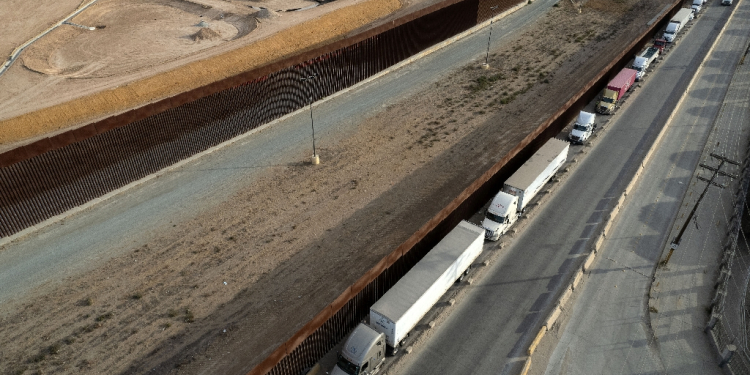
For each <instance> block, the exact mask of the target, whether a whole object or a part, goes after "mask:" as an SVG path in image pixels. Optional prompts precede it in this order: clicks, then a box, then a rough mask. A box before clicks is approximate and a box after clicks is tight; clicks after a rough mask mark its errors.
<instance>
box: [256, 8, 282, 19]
mask: <svg viewBox="0 0 750 375" xmlns="http://www.w3.org/2000/svg"><path fill="white" fill-rule="evenodd" d="M255 16H256V17H258V18H261V19H267V18H276V17H281V16H280V15H279V14H278V13H276V12H274V11H272V10H270V9H266V8H261V10H260V11H259V12H258V13H256V14H255Z"/></svg>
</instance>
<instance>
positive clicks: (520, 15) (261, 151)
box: [0, 0, 556, 306]
mask: <svg viewBox="0 0 750 375" xmlns="http://www.w3.org/2000/svg"><path fill="white" fill-rule="evenodd" d="M555 2H556V0H541V1H537V2H534V4H532V5H530V6H526V7H524V8H522V9H521V10H519V11H518V12H516V13H514V14H512V15H510V16H508V17H506V18H504V19H502V20H501V21H499V22H496V23H495V24H494V27H493V31H492V34H493V41H494V43H493V48H498V47H499V46H501V45H502V43H503V40H507V39H508V38H509V37H510V36H512V35H513V33H514V32H515V30H518V29H520V28H521V27H523V25H525V24H527V23H529V22H532V21H533V20H534V19H536V18H537V17H539V16H540V15H542V14H543V13H544V12H545V11H546V10H547V9H549V8H550V7H551V6H552V4H554V3H555ZM485 30H487V29H485ZM485 30H481V31H480V32H477V33H475V34H473V35H471V36H469V37H467V38H465V39H463V40H461V41H459V42H456V43H454V44H452V45H450V46H448V47H447V48H444V49H442V50H440V51H437V52H435V53H433V54H431V55H429V56H427V57H426V58H423V59H421V60H418V61H417V62H415V63H412V64H410V65H408V66H406V67H405V68H402V69H400V70H397V71H394V72H393V73H392V74H388V75H386V76H384V77H382V78H381V79H378V80H375V81H373V82H371V83H369V84H365V85H363V86H362V87H359V88H356V89H354V90H352V91H351V92H349V93H348V94H346V95H341V96H339V97H336V98H334V99H332V100H329V101H326V102H323V103H320V104H318V105H315V106H314V115H315V119H316V121H315V124H316V126H315V130H316V139H317V147H319V148H321V149H325V147H326V145H327V144H330V142H333V141H335V139H336V137H341V136H342V135H345V134H347V133H348V132H352V131H354V130H356V127H357V125H358V124H359V119H361V118H365V117H367V116H370V115H372V114H374V113H376V112H378V111H380V110H381V109H382V108H383V107H385V106H387V105H388V104H390V103H393V102H396V101H398V100H400V99H403V98H406V97H408V96H410V95H413V94H414V93H416V92H419V90H421V89H423V88H424V87H427V86H429V85H431V84H433V83H434V82H437V81H439V80H441V79H442V78H443V77H445V76H446V75H448V74H450V73H451V72H452V71H454V70H455V69H457V68H460V67H462V66H464V65H465V64H467V63H468V62H470V61H472V60H473V59H476V58H479V57H484V51H485V49H486V46H487V32H486V31H485ZM308 116H309V113H308V112H305V111H302V112H301V113H300V114H298V115H295V116H292V117H290V118H288V119H287V120H285V121H282V122H280V123H279V124H277V125H275V126H273V127H272V128H270V129H269V130H266V131H263V132H260V133H256V134H254V135H252V136H249V137H246V138H244V139H243V140H242V141H239V142H236V143H234V144H233V145H232V146H230V147H226V148H224V149H222V150H220V151H218V152H214V153H213V154H210V155H207V156H205V157H203V158H201V159H200V160H198V161H197V162H195V163H190V164H189V165H186V166H184V167H182V168H180V169H179V170H176V171H173V172H170V173H168V174H166V175H165V176H162V177H161V178H159V179H155V180H152V181H150V182H148V183H146V184H143V185H141V186H139V187H136V188H133V189H130V190H128V191H127V192H125V193H123V194H121V195H119V196H117V198H116V199H112V200H110V201H108V202H106V203H104V204H100V205H98V206H95V207H94V208H92V209H90V210H87V211H86V212H85V213H84V214H77V215H74V216H73V217H71V218H69V219H66V220H65V221H64V223H59V224H55V225H52V226H49V227H47V228H45V229H42V230H40V231H38V232H36V233H34V234H33V235H31V236H28V237H27V238H25V239H23V240H20V241H17V242H15V243H12V244H9V245H6V246H4V247H3V248H0V285H2V286H3V287H2V288H0V303H6V302H8V301H9V300H12V299H13V298H18V297H20V296H22V295H23V294H24V293H26V292H28V291H30V290H31V289H32V288H34V287H37V286H40V285H55V284H56V283H59V282H60V281H61V280H62V279H63V278H64V277H66V276H70V275H73V274H77V273H80V272H85V271H86V270H89V269H91V268H93V267H96V266H97V265H99V264H101V263H102V262H104V261H106V260H107V259H109V258H111V257H114V256H117V255H118V254H120V253H122V252H123V251H125V250H127V249H130V248H133V247H137V246H140V245H143V244H144V243H146V242H148V241H149V240H150V239H152V238H153V237H155V236H158V235H160V234H163V233H168V232H169V231H170V230H171V228H172V225H173V224H176V223H177V222H179V221H185V220H190V219H191V218H193V217H195V216H196V215H197V214H199V213H200V212H202V211H203V210H207V209H208V208H210V207H213V206H216V205H217V204H219V203H220V202H222V201H224V200H226V199H227V197H229V196H231V195H232V194H233V193H234V192H236V191H238V190H239V189H240V188H241V187H242V186H245V185H247V184H248V183H251V182H252V180H253V179H254V178H255V177H256V176H257V175H258V173H260V172H264V171H267V170H269V169H273V168H275V167H278V166H284V165H289V164H296V163H298V162H299V161H300V160H301V159H303V158H304V160H306V158H307V155H309V154H310V153H311V140H310V123H309V117H308ZM321 157H322V162H324V163H325V158H326V155H325V153H324V152H323V153H322V155H321ZM6 306H7V304H6Z"/></svg>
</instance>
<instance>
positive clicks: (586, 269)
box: [521, 2, 739, 375]
mask: <svg viewBox="0 0 750 375" xmlns="http://www.w3.org/2000/svg"><path fill="white" fill-rule="evenodd" d="M738 3H739V2H738ZM735 14H736V13H735V12H734V11H733V12H732V14H731V15H730V17H729V18H728V19H727V21H726V22H725V23H724V25H722V29H721V30H720V32H719V34H718V35H717V37H716V39H715V40H714V43H713V44H712V45H711V47H710V48H709V50H708V51H707V52H706V55H705V57H704V58H703V61H701V63H700V66H699V67H698V69H697V70H696V71H695V73H694V74H693V76H692V77H691V78H690V81H689V82H688V85H687V87H686V88H685V91H684V92H683V94H682V95H681V96H680V98H679V100H678V101H677V104H675V107H674V109H673V110H672V112H671V113H670V114H669V117H668V118H667V120H666V121H665V123H664V125H663V126H662V128H661V130H660V131H659V133H658V134H657V136H656V138H654V141H653V143H652V144H651V146H650V147H649V150H648V151H647V152H646V154H645V155H644V156H643V159H642V160H641V162H640V164H639V165H638V168H637V170H636V171H635V173H634V175H633V177H632V178H631V180H630V182H629V183H628V184H627V185H626V186H625V189H624V190H623V192H622V194H620V196H619V197H617V201H616V204H615V205H614V207H612V211H611V212H610V213H609V214H608V215H607V216H606V218H605V220H604V222H603V223H602V224H603V227H602V230H601V231H600V233H599V235H598V236H597V239H596V241H595V242H594V244H593V245H592V246H591V251H590V252H589V254H588V255H587V256H586V260H585V261H584V263H583V264H582V266H581V268H580V269H578V271H576V272H575V274H574V275H573V277H571V279H570V281H569V284H568V286H567V287H566V288H565V290H564V292H563V293H562V294H561V295H560V297H559V298H558V300H557V302H556V303H554V304H553V306H554V307H553V308H552V310H551V311H550V313H549V314H548V315H547V317H546V319H545V320H544V322H545V323H544V324H543V325H542V328H541V330H540V332H539V333H538V334H537V336H536V338H535V339H534V341H532V343H531V345H530V346H529V349H528V355H529V356H528V358H527V360H526V361H527V365H525V366H524V369H523V371H522V372H521V374H522V375H525V374H526V373H527V372H528V371H529V369H530V368H531V361H532V354H533V353H534V351H535V350H536V347H537V346H538V345H539V344H540V343H541V339H542V337H543V336H544V333H543V332H542V331H545V332H546V331H548V330H550V329H551V328H552V324H554V322H555V320H556V319H557V317H558V315H559V314H560V311H561V310H563V309H564V306H565V305H566V304H567V302H568V301H569V300H570V297H571V296H572V294H573V291H575V289H576V287H577V285H578V284H579V283H580V282H581V281H583V280H582V276H583V274H584V273H590V272H591V267H592V266H593V263H594V260H595V258H596V255H597V253H598V252H599V250H600V249H601V247H602V245H603V244H604V241H605V240H606V237H607V235H609V234H610V230H611V228H612V225H613V223H614V221H615V220H616V219H617V217H618V215H619V213H620V210H621V209H622V208H623V206H624V204H625V201H626V200H627V196H628V194H630V192H631V191H632V190H633V188H634V187H635V185H636V184H637V183H638V181H639V180H640V177H641V175H642V174H643V171H644V170H645V168H646V164H648V162H649V161H650V160H651V158H652V157H653V155H654V154H655V153H656V149H657V146H658V145H659V144H660V143H661V140H662V138H663V137H664V134H666V131H667V129H668V128H669V127H670V126H671V123H672V121H673V120H674V117H675V116H676V114H677V111H678V110H679V109H680V107H681V106H682V103H683V102H684V100H685V98H686V97H687V96H688V92H690V89H691V88H692V86H693V84H694V83H695V82H696V80H697V79H696V78H697V77H698V75H699V74H700V73H701V71H702V70H703V68H704V66H705V64H706V61H707V60H708V59H709V57H710V56H711V53H712V52H713V50H714V48H715V46H716V44H717V41H718V40H719V39H720V38H721V37H722V35H723V34H724V31H725V30H726V25H727V24H729V22H730V21H731V20H732V17H734V15H735ZM691 26H692V25H691ZM608 122H611V119H610V121H608ZM613 199H614V198H613ZM667 248H668V247H667ZM663 251H664V249H662V253H663ZM660 258H661V257H660ZM657 264H658V262H657ZM655 270H656V267H654V270H653V271H652V274H653V272H654V271H655ZM650 283H651V285H650V286H649V289H651V288H652V287H653V275H652V279H651V281H650ZM550 321H551V323H552V324H549V325H548V322H550ZM527 367H528V368H527Z"/></svg>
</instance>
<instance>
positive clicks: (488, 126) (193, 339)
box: [0, 0, 671, 374]
mask: <svg viewBox="0 0 750 375" xmlns="http://www.w3.org/2000/svg"><path fill="white" fill-rule="evenodd" d="M668 3H671V1H667V0H660V1H653V0H615V1H610V0H589V1H588V3H586V4H585V5H584V6H583V12H582V14H579V13H578V12H577V10H576V9H575V8H574V7H573V6H572V5H571V3H570V2H560V6H559V7H555V8H552V9H551V10H550V11H549V12H548V14H546V15H545V16H543V17H541V18H540V19H539V20H538V21H537V22H536V23H535V24H532V25H530V26H529V27H528V29H527V30H525V31H524V32H523V33H520V34H519V35H521V36H520V37H518V38H517V39H514V40H508V41H507V42H506V43H505V44H504V46H503V47H502V48H501V49H500V50H498V51H495V53H493V54H492V57H491V61H490V64H491V66H492V67H493V68H492V69H491V70H489V71H485V70H481V69H478V67H476V66H474V65H471V66H466V67H464V68H462V69H460V70H459V71H458V72H456V74H453V75H451V77H450V78H449V79H446V80H444V81H441V82H440V83H439V84H437V85H434V86H432V87H430V88H429V89H428V90H426V91H425V92H422V93H420V94H419V95H415V96H414V97H411V98H408V99H406V100H404V101H402V102H400V103H398V104H394V105H391V106H390V107H388V108H386V109H384V110H383V112H382V113H379V114H378V115H376V116H373V117H371V118H368V119H363V120H362V125H361V126H360V127H359V129H360V130H359V131H357V132H356V133H355V134H351V135H348V136H345V137H342V138H341V139H338V140H337V142H335V143H333V145H332V146H331V147H329V148H327V149H324V150H321V154H322V155H324V157H325V163H323V164H321V165H319V166H316V167H311V166H309V165H307V164H304V163H300V164H299V165H296V166H286V167H276V168H274V169H272V170H270V171H269V172H268V173H267V174H266V175H265V176H264V177H263V178H261V179H260V180H259V181H256V182H255V183H253V184H252V185H249V186H247V189H246V190H245V191H243V192H242V193H240V194H238V195H236V196H234V197H232V199H230V200H228V201H226V202H225V203H224V204H222V205H220V206H218V207H216V208H215V209H214V210H212V211H211V212H208V213H206V214H204V215H202V216H201V217H198V218H196V219H194V220H192V221H189V222H185V223H182V224H180V225H177V226H175V227H174V228H172V230H171V231H168V232H165V233H163V234H162V235H161V237H160V238H158V239H157V240H154V241H153V242H152V243H150V244H148V245H147V246H143V247H139V248H134V249H132V250H131V251H129V253H128V254H127V255H125V256H122V257H119V258H116V259H113V260H111V261H109V262H108V263H107V264H106V265H104V266H103V267H100V268H98V269H96V270H94V271H92V272H90V273H87V274H85V275H81V276H78V277H73V278H70V279H68V280H66V281H65V283H64V285H65V286H61V287H54V288H48V289H44V288H42V289H40V290H37V291H36V292H35V293H32V295H34V296H35V297H34V298H33V299H29V300H26V301H17V302H16V303H13V304H9V305H6V306H3V307H0V316H1V317H2V318H1V319H2V321H1V322H0V348H2V350H0V372H2V373H14V374H15V373H35V372H36V373H65V374H73V373H76V374H78V373H90V374H101V373H107V374H113V373H145V372H148V371H152V370H154V371H153V372H154V373H181V374H182V373H184V374H219V373H221V374H244V373H245V372H246V371H248V370H250V369H251V368H252V367H253V366H254V365H255V364H257V363H259V362H260V361H261V360H263V359H264V358H265V357H266V355H268V354H269V353H270V352H271V351H273V350H274V349H275V348H276V347H277V346H278V345H279V344H281V343H282V342H284V341H285V340H286V339H287V338H288V337H290V336H291V335H292V334H293V333H294V332H296V330H297V329H298V328H299V327H301V326H302V325H303V324H305V323H306V322H307V320H308V319H309V318H310V317H312V316H313V315H315V314H316V313H318V312H319V311H320V310H321V309H322V308H323V307H324V306H326V305H327V304H329V303H330V302H331V301H332V300H333V299H334V298H335V297H337V296H338V295H339V294H340V293H341V291H342V290H344V288H346V287H348V286H349V285H350V284H351V283H352V282H353V281H355V280H356V279H357V278H359V277H360V276H361V275H362V274H363V273H364V272H365V271H366V270H367V269H369V268H371V267H372V266H373V265H374V264H375V263H377V262H378V261H379V260H380V259H381V258H382V257H383V256H384V255H385V254H388V253H390V252H391V251H392V250H393V249H394V248H396V247H397V246H398V245H399V244H401V243H402V242H403V241H404V240H406V239H407V238H408V237H409V236H410V235H411V234H412V233H414V231H416V230H417V229H418V228H419V227H421V226H422V225H423V224H424V223H425V222H426V221H428V220H429V219H430V218H431V217H432V216H433V215H435V214H436V213H437V212H438V211H439V210H440V209H441V208H442V207H444V206H445V205H446V204H447V203H448V202H450V201H451V200H452V199H453V198H454V197H455V196H457V195H458V194H459V193H460V192H461V191H462V190H463V189H464V188H465V187H466V186H468V185H469V184H470V183H471V181H473V180H474V179H475V178H477V177H478V176H479V175H480V174H482V173H483V172H484V171H485V170H486V169H487V168H489V166H491V165H492V164H493V163H494V162H495V161H496V160H498V159H499V158H501V157H502V156H503V155H504V154H505V153H506V152H507V151H509V150H510V149H511V148H512V147H514V146H515V145H516V144H517V143H518V142H519V141H520V140H521V139H522V138H523V137H524V136H525V135H526V134H527V133H528V132H530V131H531V130H532V129H533V128H535V127H536V126H537V125H538V124H539V123H540V122H541V121H543V120H544V119H546V118H547V117H548V116H549V115H550V114H551V113H552V112H554V111H555V110H556V109H557V108H559V106H560V105H562V103H564V102H565V101H567V100H568V98H569V97H570V95H571V93H572V92H575V91H576V90H577V89H578V88H579V87H581V86H582V85H583V84H584V83H585V82H586V81H588V80H589V79H590V78H591V77H592V76H593V75H594V74H596V72H598V71H599V69H601V68H602V67H603V66H604V65H606V64H607V63H608V62H609V61H610V60H611V59H612V58H614V56H615V55H617V53H619V52H620V50H619V48H618V47H619V46H622V45H626V44H627V43H629V41H631V40H632V39H633V38H634V37H635V36H636V35H638V34H639V33H640V32H641V31H642V30H643V29H645V27H646V23H647V21H648V20H650V19H651V18H652V17H654V16H655V15H656V14H657V13H658V12H659V11H660V10H661V9H662V8H663V7H664V5H666V4H668ZM605 4H606V5H605ZM306 158H307V155H300V160H305V159H306ZM290 201H292V202H299V203H297V204H295V205H294V206H293V207H288V202H290ZM333 275H335V276H333ZM222 281H228V282H227V284H226V285H225V284H224V283H223V282H222Z"/></svg>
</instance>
